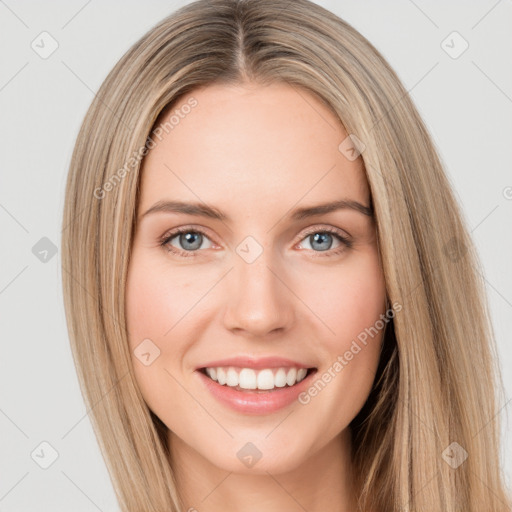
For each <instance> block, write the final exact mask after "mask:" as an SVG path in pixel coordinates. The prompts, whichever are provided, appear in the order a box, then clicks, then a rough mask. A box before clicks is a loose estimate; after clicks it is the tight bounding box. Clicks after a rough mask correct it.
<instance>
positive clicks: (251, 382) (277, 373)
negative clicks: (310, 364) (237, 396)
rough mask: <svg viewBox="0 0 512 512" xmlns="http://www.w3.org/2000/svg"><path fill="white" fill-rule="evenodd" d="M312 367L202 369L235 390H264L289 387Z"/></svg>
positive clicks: (215, 379)
mask: <svg viewBox="0 0 512 512" xmlns="http://www.w3.org/2000/svg"><path fill="white" fill-rule="evenodd" d="M312 370H314V368H309V369H308V368H295V367H291V368H285V367H282V368H263V369H260V370H254V369H253V368H239V367H233V366H229V367H221V366H218V367H211V368H203V369H202V371H203V372H204V373H205V374H206V375H207V376H208V377H210V379H212V380H213V381H216V382H218V383H219V384H220V385H222V386H223V385H226V386H229V387H230V388H234V389H237V390H240V391H242V390H244V391H247V390H265V391H269V390H272V389H276V388H284V387H291V386H294V385H295V384H297V383H298V382H301V381H302V380H304V379H305V377H306V375H307V373H308V371H312Z"/></svg>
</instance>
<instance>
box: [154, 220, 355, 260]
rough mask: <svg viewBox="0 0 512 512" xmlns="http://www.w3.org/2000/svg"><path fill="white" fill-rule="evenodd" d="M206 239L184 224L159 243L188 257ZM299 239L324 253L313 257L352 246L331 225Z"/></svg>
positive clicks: (313, 230) (197, 249)
mask: <svg viewBox="0 0 512 512" xmlns="http://www.w3.org/2000/svg"><path fill="white" fill-rule="evenodd" d="M333 238H334V239H336V240H337V241H338V243H339V246H338V247H337V248H335V249H332V244H333V241H332V240H333ZM174 239H176V243H177V244H178V247H176V246H175V245H174V244H173V243H172V242H173V240H174ZM206 240H210V239H209V238H208V236H207V234H206V233H205V232H204V231H203V230H202V229H198V228H190V227H186V226H185V227H181V228H176V229H174V230H173V231H172V232H170V233H166V234H165V235H164V236H163V238H162V239H161V240H160V245H161V246H162V247H165V248H166V250H168V251H169V252H172V253H174V254H177V255H178V256H183V257H185V258H188V257H191V256H196V255H195V254H194V253H195V252H197V251H199V249H208V248H211V246H210V247H204V242H205V241H206ZM300 240H306V241H308V242H309V245H310V250H311V251H313V252H314V253H322V252H325V253H326V254H317V255H315V257H316V256H335V255H337V254H340V253H342V252H343V251H344V250H346V249H347V248H350V247H352V242H351V240H350V239H349V238H348V237H346V236H345V235H344V234H343V232H342V231H341V230H339V229H336V228H332V227H328V228H313V229H310V230H309V231H308V232H306V234H303V235H302V238H301V239H300Z"/></svg>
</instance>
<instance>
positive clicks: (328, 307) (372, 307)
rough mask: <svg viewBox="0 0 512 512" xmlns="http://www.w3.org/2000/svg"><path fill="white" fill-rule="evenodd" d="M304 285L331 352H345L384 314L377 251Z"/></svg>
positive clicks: (382, 279)
mask: <svg viewBox="0 0 512 512" xmlns="http://www.w3.org/2000/svg"><path fill="white" fill-rule="evenodd" d="M311 283H315V286H314V287H312V286H311ZM307 286H308V289H309V296H310V297H311V302H310V304H311V309H312V310H313V312H314V313H316V314H317V315H318V317H320V318H321V320H322V321H323V323H324V324H325V326H326V328H325V329H322V331H323V332H325V333H326V334H325V336H324V337H323V344H324V345H325V347H326V348H327V349H328V350H329V352H330V353H339V352H340V351H343V352H344V351H345V350H347V349H348V348H349V346H350V343H351V341H352V340H353V339H356V338H357V337H358V336H359V335H360V334H361V333H364V332H366V331H365V329H368V328H370V327H371V326H373V325H374V324H375V323H376V321H377V320H378V319H379V318H380V315H381V314H382V313H384V312H385V311H384V308H385V300H386V287H385V281H384V276H383V273H382V269H381V266H380V263H379V258H378V254H377V253H376V251H375V252H368V253H365V254H358V255H355V257H354V258H353V259H352V260H351V261H347V262H345V264H343V265H340V266H339V267H337V268H335V269H333V270H332V272H325V270H324V271H323V272H319V273H318V274H317V275H312V276H311V277H310V279H308V281H307ZM311 290H314V293H313V295H311ZM302 293H304V294H306V290H304V291H303V292H302ZM304 296H306V295H304Z"/></svg>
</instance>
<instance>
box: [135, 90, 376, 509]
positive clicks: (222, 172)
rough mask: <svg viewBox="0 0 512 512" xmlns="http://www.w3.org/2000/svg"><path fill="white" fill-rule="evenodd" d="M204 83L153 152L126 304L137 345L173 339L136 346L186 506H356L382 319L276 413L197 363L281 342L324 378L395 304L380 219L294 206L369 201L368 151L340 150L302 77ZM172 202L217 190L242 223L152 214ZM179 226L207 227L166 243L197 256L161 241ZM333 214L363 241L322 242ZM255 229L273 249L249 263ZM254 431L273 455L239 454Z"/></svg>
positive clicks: (337, 131) (145, 173) (333, 126)
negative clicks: (233, 398) (231, 398)
mask: <svg viewBox="0 0 512 512" xmlns="http://www.w3.org/2000/svg"><path fill="white" fill-rule="evenodd" d="M190 96H193V97H194V98H196V100H197V101H198V105H197V106H196V107H195V108H193V109H192V110H191V112H190V113H189V114H188V115H187V116H184V117H183V119H180V122H179V124H178V125H176V126H174V128H173V129H172V130H170V131H169V133H168V134H164V136H163V137H162V140H161V141H158V140H157V139H156V140H155V141H157V144H156V146H154V147H153V148H152V149H151V151H150V152H149V153H148V155H147V157H146V158H145V160H144V162H143V168H142V177H141V195H140V202H139V205H138V223H137V229H136V235H135V239H134V243H133V248H132V257H131V261H130V267H129V274H128V283H127V302H126V311H127V317H128V331H129V342H130V349H131V350H132V354H133V351H134V350H136V348H137V346H138V345H139V344H140V343H141V342H142V341H143V340H144V339H148V338H149V339H150V340H151V342H152V343H154V345H155V346H157V347H158V348H159V350H160V354H159V356H158V357H157V358H156V359H154V361H153V362H152V363H151V364H149V365H147V366H146V365H144V364H141V362H140V361H139V360H138V358H137V357H136V356H135V355H134V356H133V365H134V370H135V375H136V379H137V382H138V385H139V387H140V390H141V392H142V394H143V397H144V399H145V401H146V402H147V404H148V406H149V407H150V408H151V410H152V411H153V412H154V413H155V414H156V415H157V416H158V417H159V418H160V419H161V420H162V421H163V422H164V423H165V424H166V426H167V427H168V428H169V431H168V438H169V443H170V447H171V454H172V464H173V467H174V468H175V470H176V472H177V478H178V484H179V489H180V492H181V493H182V496H183V499H184V503H185V505H186V507H187V508H185V510H190V509H196V510H198V511H201V512H203V511H208V512H216V511H221V510H222V511H224V510H225V504H226V503H229V504H230V507H229V508H230V509H231V510H237V511H241V512H247V511H256V510H258V511H259V510H265V511H266V512H273V511H279V512H282V511H283V510H287V511H303V510H304V509H306V510H308V511H309V512H315V511H321V510H328V509H329V510H333V504H336V510H344V511H349V510H350V511H353V510H355V509H356V501H355V500H356V493H355V490H354V486H353V484H352V473H351V459H350V446H351V432H350V428H349V427H348V425H349V423H350V421H351V420H352V419H353V418H354V417H355V416H356V414H357V413H358V412H359V410H360V409H361V407H362V406H363V404H364V402H365V401H366V398H367V397H368V394H369V392H370V389H371V386H372V383H373V380H374V376H375V372H376V369H377V365H378V360H379V355H380V348H381V342H382V336H381V335H382V333H381V332H379V334H378V335H376V336H374V337H373V338H369V342H368V343H367V345H366V346H362V347H363V348H362V349H361V350H360V351H359V352H358V353H357V354H356V355H354V357H353V358H352V360H350V361H349V362H348V364H346V366H344V367H343V369H342V371H339V372H338V373H336V376H335V378H333V379H332V380H331V382H330V383H329V384H328V385H327V386H326V387H325V389H323V390H322V391H321V392H320V393H318V395H317V396H315V397H313V398H311V400H310V402H309V403H307V404H305V405H303V404H301V403H298V402H294V403H293V404H292V405H290V406H288V407H286V408H284V409H281V410H279V411H277V412H274V413H271V414H265V415H244V414H242V413H239V412H236V411H233V410H231V409H229V408H227V406H225V405H223V404H222V403H219V402H218V401H217V400H216V398H215V397H213V396H212V395H211V394H210V393H209V392H206V391H205V389H204V386H203V382H202V381H201V379H200V376H199V375H198V373H197V372H196V368H197V367H198V366H201V365H203V364H204V363H206V362H208V361H213V360H215V359H221V358H226V357H232V356H235V355H252V356H255V357H260V356H269V355H270V356H281V357H286V358H290V359H296V360H299V361H304V362H308V363H309V365H308V366H311V367H313V366H314V367H316V368H318V374H317V375H319V376H321V375H322V374H323V373H324V372H327V371H328V369H329V368H330V367H332V366H333V364H334V362H335V361H336V360H337V358H338V356H340V355H343V354H344V353H345V352H346V351H347V350H349V348H350V346H351V343H352V342H353V340H355V339H356V338H357V336H358V335H359V334H360V333H361V332H362V331H364V329H365V328H367V327H370V326H372V325H374V324H375V322H376V321H377V320H378V319H379V316H380V315H381V314H383V313H385V300H386V291H385V283H384V277H383V272H382V267H381V262H380V257H379V251H378V246H377V239H376V231H375V223H374V220H373V218H372V217H369V216H366V215H364V214H362V213H360V212H358V211H355V210H353V209H348V208H346V209H342V210H338V211H335V212H330V213H326V214H321V215H317V216H315V217H312V218H305V219H302V220H299V221H296V220H291V218H289V214H290V212H291V211H292V210H294V209H295V208H298V207H304V206H312V205H317V204H322V203H326V202H330V201H335V200H339V199H351V200H355V201H358V202H360V203H362V204H363V205H365V206H369V204H370V193H369V187H368V183H367V181H366V177H365V174H364V170H363V163H362V159H361V157H360V156H359V157H358V158H357V159H356V160H354V161H350V160H349V159H347V158H346V156H345V155H344V154H343V153H342V152H341V151H340V150H339V149H338V146H339V145H340V143H341V142H342V141H343V140H344V139H345V138H346V137H347V133H346V132H345V130H344V128H343V126H342V124H341V123H340V122H339V120H338V119H337V117H336V116H335V115H334V113H333V112H332V111H331V110H329V109H328V108H327V107H326V106H325V105H324V104H323V103H322V102H321V101H320V100H319V99H317V98H316V97H315V96H314V95H312V94H311V93H309V92H308V91H306V90H304V89H300V88H297V87H291V86H290V85H287V84H282V83H281V84H272V85H270V86H266V87H263V86H260V85H256V84H252V83H246V84H244V85H243V86H226V85H210V86H208V87H203V88H200V89H196V90H195V91H193V93H191V94H190ZM190 96H187V97H185V98H184V99H183V100H182V101H180V102H179V103H178V104H177V105H176V107H175V108H180V105H184V104H185V103H186V102H187V100H188V99H189V98H190ZM173 111H174V108H173ZM171 114H172V112H171ZM165 120H166V119H165V118H164V119H163V121H164V122H165ZM160 200H180V201H187V202H188V201H192V202H197V201H200V202H204V203H206V204H208V205H209V206H213V207H216V208H217V209H219V210H222V211H223V212H225V213H226V214H227V215H229V217H230V218H231V219H232V221H231V222H227V221H220V220H216V219H211V218H206V217H198V216H192V215H183V214H176V213H169V212H158V213H153V214H148V215H147V216H144V217H143V216H142V215H143V214H144V212H146V211H147V210H148V209H149V208H150V207H151V206H153V205H154V204H155V203H156V202H157V201H160ZM180 226H186V227H190V228H191V229H192V228H196V229H203V230H204V231H205V232H206V236H204V237H203V238H202V240H203V242H202V244H201V248H199V249H195V251H194V250H192V249H190V247H191V243H190V242H189V243H188V244H187V240H186V239H183V237H181V242H180V236H179V234H178V235H177V236H175V237H174V238H173V239H172V240H171V241H170V242H169V243H168V245H171V246H172V247H173V248H174V249H175V250H176V251H178V252H180V251H181V252H182V253H186V254H190V253H193V254H194V255H193V256H192V257H184V256H180V255H178V254H173V253H172V252H169V251H168V250H167V249H166V248H165V247H162V246H161V245H160V240H161V239H162V238H163V237H164V235H166V234H168V233H169V232H170V231H171V230H172V229H174V228H177V227H180ZM329 227H331V228H337V229H338V230H340V233H341V234H342V235H343V236H347V235H348V238H349V239H350V240H351V241H352V247H350V248H348V247H346V246H345V248H344V249H342V252H341V253H340V254H334V253H335V252H336V251H337V249H338V248H343V247H344V245H343V242H341V241H339V240H338V239H337V238H336V236H334V235H332V237H330V236H329V235H328V234H327V235H326V236H327V239H326V240H324V241H322V240H320V243H319V245H317V244H315V242H314V241H313V240H312V238H313V235H312V234H307V233H306V232H307V230H308V228H318V229H316V231H314V233H324V231H322V230H325V229H326V228H329ZM199 236H200V235H199ZM247 236H251V237H253V238H254V239H255V240H256V241H257V242H258V243H259V244H260V246H261V249H262V253H261V255H260V256H259V257H258V258H257V259H256V260H255V261H254V262H252V263H250V264H249V263H247V261H245V260H244V259H243V258H242V257H240V256H239V254H238V253H237V252H236V249H237V246H238V245H239V244H240V243H241V242H242V241H243V240H244V239H245V238H246V237H247ZM193 241H194V240H193ZM193 241H192V242H193ZM192 246H193V243H192ZM322 248H324V249H327V250H322ZM328 254H330V256H329V255H328ZM315 256H317V257H315ZM228 271H229V272H228ZM331 371H332V370H331ZM247 442H251V443H253V444H254V445H256V446H257V448H258V449H259V450H260V452H261V453H262V457H261V459H260V460H259V461H258V462H257V464H255V465H254V466H253V467H251V468H248V467H246V466H245V465H244V464H243V463H242V462H241V461H240V460H239V459H238V457H237V455H236V454H237V452H238V451H239V450H240V449H241V448H242V447H243V446H244V445H245V444H246V443H247ZM253 498H254V499H253Z"/></svg>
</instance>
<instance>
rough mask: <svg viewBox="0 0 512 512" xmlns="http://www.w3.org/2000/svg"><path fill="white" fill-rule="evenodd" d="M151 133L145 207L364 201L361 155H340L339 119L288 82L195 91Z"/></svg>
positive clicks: (366, 193)
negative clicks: (159, 203) (163, 202)
mask: <svg viewBox="0 0 512 512" xmlns="http://www.w3.org/2000/svg"><path fill="white" fill-rule="evenodd" d="M187 105H194V106H193V107H190V106H187ZM159 127H160V130H158V128H159ZM157 130H158V131H157ZM155 133H157V134H158V137H156V136H155V135H154V134H155ZM150 136H151V138H152V140H153V141H154V142H155V143H156V145H155V146H153V147H152V149H151V150H150V151H149V153H148V154H147V156H146V157H145V159H144V161H143V167H142V182H141V185H142V191H141V192H142V193H141V204H143V205H144V206H150V203H151V204H152V202H154V201H156V200H159V199H170V198H171V199H172V198H180V199H182V200H183V199H190V200H194V201H197V200H201V201H205V202H212V203H214V204H219V202H222V201H225V200H226V199H229V203H230V204H233V205H236V203H237V202H238V203H239V205H240V206H241V207H243V206H245V207H246V208H248V207H256V206H257V205H258V204H259V203H260V202H261V201H264V202H265V203H266V204H273V203H276V204H278V203H280V204H281V205H282V204H283V203H285V204H290V205H292V204H295V203H297V202H298V201H299V200H300V199H301V197H304V196H305V195H307V196H308V197H307V199H308V202H311V201H314V200H316V199H319V200H335V199H338V198H339V197H341V196H345V197H351V198H352V199H355V200H359V201H362V202H365V203H368V200H369V191H368V186H367V182H366V178H365V174H364V169H363V165H362V159H361V157H358V158H357V159H356V160H354V161H350V160H348V159H347V158H346V156H345V155H344V154H343V153H342V152H341V151H340V150H339V145H340V143H341V142H342V141H343V140H344V139H345V138H346V137H347V133H346V131H345V129H344V128H343V125H342V124H341V122H340V120H339V119H338V118H337V116H336V115H335V114H334V113H333V112H332V111H331V110H330V109H329V108H328V107H327V106H326V105H325V104H324V103H323V102H322V101H321V100H320V99H319V98H317V97H316V96H315V95H314V94H312V93H311V92H309V91H308V90H306V89H304V88H300V87H297V86H295V85H294V86H291V85H289V84H285V83H274V84H271V85H267V86H261V85H255V84H246V85H244V86H233V85H219V84H217V85H210V86H207V87H202V88H200V89H196V90H194V91H192V92H191V93H189V94H188V95H186V96H184V97H183V98H181V99H180V101H178V102H177V103H176V104H175V105H174V106H173V107H172V108H171V109H170V110H169V111H168V112H166V114H165V115H164V116H161V118H160V119H159V124H158V125H156V126H155V127H154V129H153V132H152V134H150Z"/></svg>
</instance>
